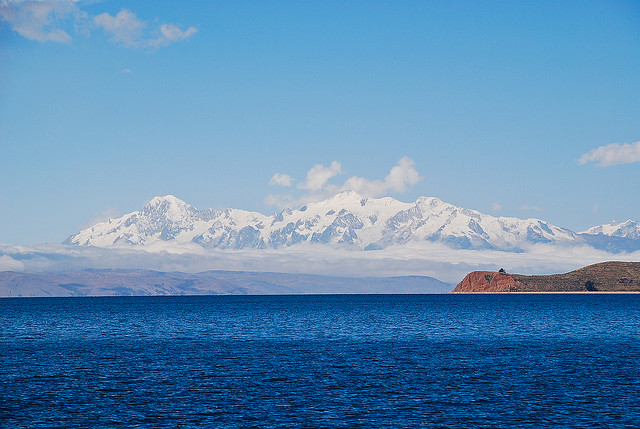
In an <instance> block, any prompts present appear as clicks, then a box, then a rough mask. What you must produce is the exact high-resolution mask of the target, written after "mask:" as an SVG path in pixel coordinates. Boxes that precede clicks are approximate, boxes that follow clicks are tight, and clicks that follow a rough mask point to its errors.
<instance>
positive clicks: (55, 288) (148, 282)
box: [0, 270, 451, 298]
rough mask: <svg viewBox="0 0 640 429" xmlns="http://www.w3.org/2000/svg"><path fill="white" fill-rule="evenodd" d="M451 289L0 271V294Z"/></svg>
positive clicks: (414, 282)
mask: <svg viewBox="0 0 640 429" xmlns="http://www.w3.org/2000/svg"><path fill="white" fill-rule="evenodd" d="M450 288H451V285H450V284H448V283H444V282H441V281H439V280H437V279H434V278H432V277H426V276H404V277H368V278H355V277H333V276H320V275H310V274H287V273H261V272H249V271H205V272H201V273H191V274H189V273H180V272H160V271H150V270H85V271H78V272H66V273H17V272H13V271H0V298H2V297H50V296H51V297H63V296H124V295H132V296H143V295H291V294H325V293H332V294H333V293H446V292H447V291H448V290H450Z"/></svg>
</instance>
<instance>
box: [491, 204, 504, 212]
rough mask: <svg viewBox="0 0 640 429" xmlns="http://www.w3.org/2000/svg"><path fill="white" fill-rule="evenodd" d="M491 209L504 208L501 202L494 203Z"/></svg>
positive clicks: (498, 209)
mask: <svg viewBox="0 0 640 429" xmlns="http://www.w3.org/2000/svg"><path fill="white" fill-rule="evenodd" d="M491 210H493V211H494V212H497V211H500V210H502V204H500V203H493V204H492V205H491Z"/></svg>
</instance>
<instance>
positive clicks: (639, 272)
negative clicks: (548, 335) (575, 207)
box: [452, 262, 640, 293]
mask: <svg viewBox="0 0 640 429" xmlns="http://www.w3.org/2000/svg"><path fill="white" fill-rule="evenodd" d="M501 292H640V262H602V263H599V264H594V265H589V266H587V267H584V268H580V269H578V270H575V271H571V272H569V273H566V274H553V275H548V276H526V275H521V274H510V273H507V272H504V271H503V270H501V271H500V272H492V271H474V272H472V273H469V274H467V276H466V277H465V278H464V279H463V280H462V281H461V282H460V283H459V284H458V285H457V286H456V288H455V289H454V290H453V291H452V293H501Z"/></svg>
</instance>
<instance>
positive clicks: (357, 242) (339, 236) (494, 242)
mask: <svg viewBox="0 0 640 429" xmlns="http://www.w3.org/2000/svg"><path fill="white" fill-rule="evenodd" d="M614 226H615V225H614ZM634 228H635V229H634ZM636 232H637V233H636ZM420 242H422V243H425V242H437V243H443V244H446V245H448V246H449V247H452V248H458V249H491V250H503V251H510V252H519V251H522V250H523V249H525V248H526V247H528V246H531V245H534V244H540V243H544V244H566V245H589V246H592V247H595V248H601V249H605V250H609V251H614V252H623V251H633V250H638V249H640V224H638V223H635V222H633V221H627V222H625V223H624V224H623V228H617V229H616V228H614V227H613V226H611V227H607V226H606V225H601V226H599V227H593V228H590V229H588V230H586V231H584V232H582V233H575V232H573V231H570V230H568V229H566V228H562V227H559V226H555V225H552V224H550V223H548V222H545V221H543V220H540V219H535V218H527V219H520V218H515V217H494V216H491V215H487V214H483V213H481V212H479V211H476V210H472V209H466V208H461V207H456V206H454V205H452V204H449V203H446V202H444V201H442V200H440V199H439V198H436V197H419V198H418V199H417V200H416V201H415V202H413V203H404V202H401V201H398V200H395V199H393V198H391V197H383V198H366V197H363V196H361V195H359V194H357V193H356V192H354V191H344V192H341V193H339V194H337V195H335V196H333V197H331V198H328V199H326V200H323V201H319V202H313V203H309V204H307V205H304V206H302V207H299V208H298V209H290V208H285V209H283V210H282V211H280V212H279V213H276V214H273V215H270V216H267V215H264V214H262V213H259V212H251V211H246V210H241V209H233V208H229V209H224V210H214V209H205V210H198V209H197V208H195V207H194V206H192V205H190V204H188V203H186V202H184V201H182V200H180V199H179V198H177V197H175V196H173V195H166V196H163V197H154V198H153V199H152V200H151V201H149V203H147V204H146V205H145V206H144V207H143V208H142V209H141V210H139V211H134V212H131V213H128V214H125V215H123V216H121V217H119V218H116V219H110V220H108V221H106V222H101V223H97V224H95V225H93V226H91V227H89V228H86V229H83V230H82V231H80V232H78V233H77V234H74V235H72V236H70V237H69V238H68V239H67V240H66V241H65V242H64V243H65V244H75V245H81V246H97V247H118V246H128V247H138V246H141V247H146V248H148V247H149V246H150V245H156V246H158V247H162V244H163V243H166V244H169V243H170V244H172V245H179V246H193V245H197V246H199V247H202V248H216V249H236V250H239V249H268V248H281V247H288V246H292V245H296V244H298V243H314V244H322V245H326V246H329V247H340V248H347V249H353V250H380V249H384V248H387V247H389V246H395V245H405V244H408V243H420Z"/></svg>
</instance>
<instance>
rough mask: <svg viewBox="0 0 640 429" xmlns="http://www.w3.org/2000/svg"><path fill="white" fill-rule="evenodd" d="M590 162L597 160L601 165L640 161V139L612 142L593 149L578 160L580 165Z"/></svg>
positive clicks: (608, 165)
mask: <svg viewBox="0 0 640 429" xmlns="http://www.w3.org/2000/svg"><path fill="white" fill-rule="evenodd" d="M588 162H595V163H596V164H597V165H598V166H600V167H611V166H613V165H618V164H631V163H634V162H640V141H639V142H635V143H611V144H607V145H604V146H600V147H597V148H595V149H592V150H591V151H589V152H587V153H585V154H584V155H582V156H581V157H580V159H579V160H578V163H579V164H580V165H584V164H586V163H588Z"/></svg>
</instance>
